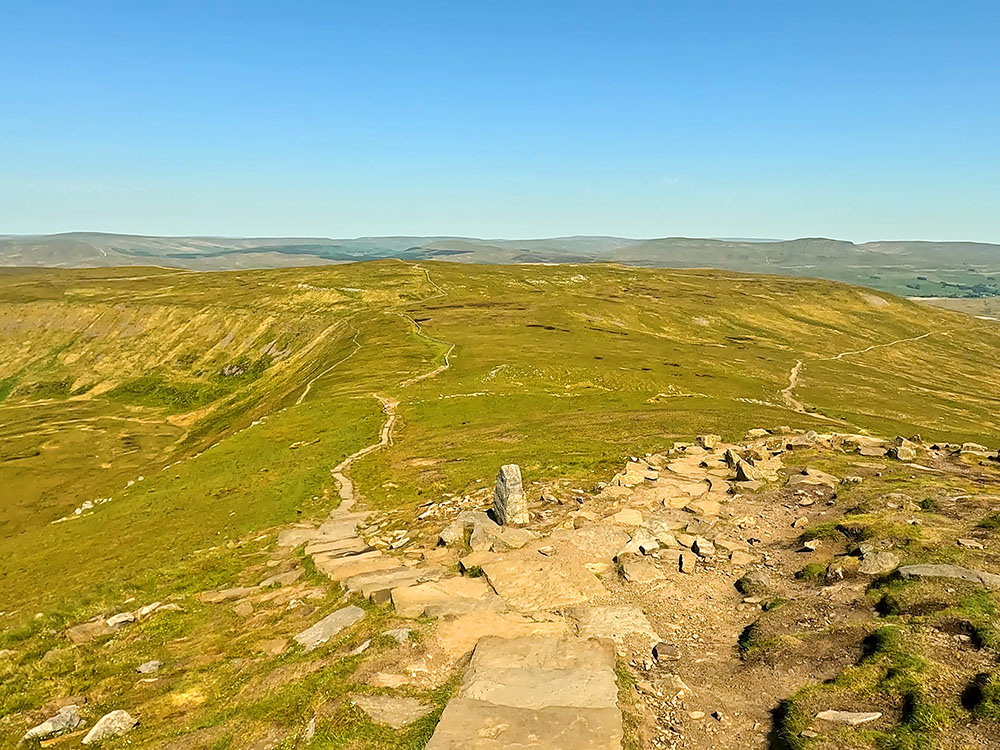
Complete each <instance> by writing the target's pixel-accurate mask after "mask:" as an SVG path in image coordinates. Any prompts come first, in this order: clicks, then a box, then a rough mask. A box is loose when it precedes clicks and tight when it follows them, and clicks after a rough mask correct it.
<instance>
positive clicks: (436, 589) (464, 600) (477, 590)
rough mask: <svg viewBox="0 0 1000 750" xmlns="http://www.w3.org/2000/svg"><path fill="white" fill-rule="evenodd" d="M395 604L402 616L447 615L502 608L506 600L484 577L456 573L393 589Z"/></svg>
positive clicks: (393, 604)
mask: <svg viewBox="0 0 1000 750" xmlns="http://www.w3.org/2000/svg"><path fill="white" fill-rule="evenodd" d="M392 606H393V607H395V609H396V613H397V614H398V615H399V616H400V617H420V616H421V615H427V616H428V617H443V616H445V615H459V614H464V613H466V612H471V611H473V610H475V609H479V608H489V609H500V608H502V603H501V602H500V600H499V599H498V597H497V595H496V594H494V593H493V591H492V590H491V589H490V587H489V586H488V585H487V584H486V581H485V579H483V578H464V577H462V576H455V577H453V578H445V579H444V580H441V581H431V582H428V583H419V584H417V585H415V586H401V587H399V588H395V589H393V590H392Z"/></svg>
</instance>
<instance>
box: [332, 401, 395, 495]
mask: <svg viewBox="0 0 1000 750" xmlns="http://www.w3.org/2000/svg"><path fill="white" fill-rule="evenodd" d="M372 396H373V397H375V398H377V399H378V400H379V401H380V402H381V403H382V410H383V411H384V412H385V415H386V418H385V422H384V423H383V424H382V429H381V430H380V431H379V436H378V440H377V441H376V442H374V443H372V444H371V445H366V446H365V447H364V448H361V449H360V450H356V451H355V452H354V453H352V454H351V455H349V456H348V457H347V458H345V459H344V460H343V461H341V462H340V463H339V464H337V465H336V466H335V467H334V468H333V469H332V470H331V472H330V473H331V474H332V475H333V478H334V479H335V480H337V484H338V488H337V492H338V493H339V494H340V500H341V502H340V505H339V506H338V508H337V510H338V511H340V512H346V511H348V510H350V509H351V507H352V506H353V505H354V500H355V497H354V483H353V482H352V481H351V480H350V478H348V476H347V474H345V472H346V471H347V470H348V469H349V468H350V467H351V464H353V463H354V462H355V461H357V460H358V459H359V458H361V457H362V456H367V455H368V454H369V453H371V452H372V451H376V450H378V449H379V448H382V447H383V446H386V445H392V428H393V425H395V424H396V407H397V406H398V405H399V401H397V400H396V399H394V398H389V397H387V396H380V395H378V394H377V393H373V394H372Z"/></svg>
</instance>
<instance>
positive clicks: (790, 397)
mask: <svg viewBox="0 0 1000 750" xmlns="http://www.w3.org/2000/svg"><path fill="white" fill-rule="evenodd" d="M935 333H945V331H928V332H927V333H923V334H921V335H919V336H911V337H910V338H903V339H896V340H895V341H887V342H885V343H884V344H872V345H871V346H868V347H865V348H864V349H853V350H850V351H846V352H840V354H835V355H834V356H832V357H823V358H821V360H820V361H823V362H832V361H834V360H838V359H841V358H843V357H848V356H850V355H852V354H864V353H865V352H870V351H872V350H873V349H882V348H884V347H887V346H895V345H896V344H903V343H906V342H908V341H920V339H925V338H927V337H928V336H932V335H933V334H935ZM804 366H805V363H804V362H803V361H802V360H801V359H800V360H797V361H796V362H795V365H794V366H793V367H792V369H791V371H790V372H789V373H788V385H787V386H785V387H784V388H783V389H782V390H781V398H782V400H783V401H784V402H785V405H786V406H787V407H788V408H789V409H792V410H793V411H796V412H798V413H799V414H807V415H809V416H810V417H815V418H816V419H822V420H825V421H827V422H833V423H834V424H840V425H844V424H847V422H846V421H844V420H843V419H836V418H834V417H828V416H826V415H825V414H820V413H819V412H815V411H811V410H809V409H807V408H806V405H805V404H803V403H802V402H801V401H799V400H798V399H797V398H795V387H796V386H797V385H798V383H799V375H800V374H801V372H802V368H803V367H804Z"/></svg>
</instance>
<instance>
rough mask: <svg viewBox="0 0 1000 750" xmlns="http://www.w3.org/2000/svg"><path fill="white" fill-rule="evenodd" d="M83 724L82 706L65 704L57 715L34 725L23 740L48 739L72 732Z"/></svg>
mask: <svg viewBox="0 0 1000 750" xmlns="http://www.w3.org/2000/svg"><path fill="white" fill-rule="evenodd" d="M81 724H83V719H82V718H80V707H79V706H77V705H76V704H71V705H69V706H63V707H62V708H60V709H59V711H58V712H56V715H55V716H50V717H49V718H48V719H46V720H45V721H43V722H42V723H41V724H39V725H38V726H34V727H32V728H31V729H29V730H28V731H27V732H25V733H24V736H23V737H22V738H21V741H22V742H29V741H31V740H39V741H41V740H47V739H49V738H50V737H56V736H58V735H60V734H65V733H66V732H72V731H73V730H74V729H76V728H77V727H78V726H80V725H81Z"/></svg>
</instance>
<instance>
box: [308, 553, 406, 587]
mask: <svg viewBox="0 0 1000 750" xmlns="http://www.w3.org/2000/svg"><path fill="white" fill-rule="evenodd" d="M313 563H314V564H315V565H316V569H317V570H318V571H320V572H321V573H323V574H324V575H326V577H327V578H329V579H330V580H331V581H343V580H346V579H348V578H351V577H353V576H356V575H361V574H362V573H370V572H371V571H373V570H389V569H391V568H398V567H400V562H399V560H397V559H396V558H394V557H386V556H385V555H383V554H382V553H381V552H378V551H375V552H362V553H361V554H359V555H350V556H348V557H329V556H327V555H322V554H320V555H314V556H313Z"/></svg>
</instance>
